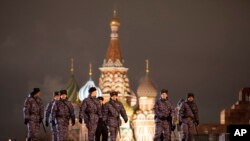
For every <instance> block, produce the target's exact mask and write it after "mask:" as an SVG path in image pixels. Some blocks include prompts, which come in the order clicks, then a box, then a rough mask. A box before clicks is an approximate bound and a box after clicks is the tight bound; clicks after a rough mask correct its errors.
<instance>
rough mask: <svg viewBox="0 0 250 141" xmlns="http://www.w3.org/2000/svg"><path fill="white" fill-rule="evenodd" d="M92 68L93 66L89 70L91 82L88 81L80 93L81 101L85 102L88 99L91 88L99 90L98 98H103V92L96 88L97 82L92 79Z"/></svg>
mask: <svg viewBox="0 0 250 141" xmlns="http://www.w3.org/2000/svg"><path fill="white" fill-rule="evenodd" d="M91 67H92V66H91V64H90V66H89V68H90V69H89V76H90V78H89V81H87V83H86V84H85V85H84V86H83V87H82V88H81V89H80V91H79V99H80V100H81V101H83V100H84V99H85V98H87V97H88V96H89V88H91V87H95V88H96V90H97V95H96V96H97V97H98V96H102V92H101V90H100V89H99V88H98V87H96V85H95V82H94V81H93V80H92V79H91V75H92V68H91Z"/></svg>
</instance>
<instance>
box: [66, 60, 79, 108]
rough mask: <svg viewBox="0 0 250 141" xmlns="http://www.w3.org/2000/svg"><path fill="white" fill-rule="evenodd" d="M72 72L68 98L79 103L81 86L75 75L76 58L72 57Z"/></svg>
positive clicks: (68, 86)
mask: <svg viewBox="0 0 250 141" xmlns="http://www.w3.org/2000/svg"><path fill="white" fill-rule="evenodd" d="M70 73H71V77H70V80H69V82H68V85H67V91H68V99H69V101H71V102H72V103H75V104H78V103H79V102H80V101H79V98H78V92H79V86H78V84H77V82H76V80H75V76H74V59H73V58H72V59H71V68H70Z"/></svg>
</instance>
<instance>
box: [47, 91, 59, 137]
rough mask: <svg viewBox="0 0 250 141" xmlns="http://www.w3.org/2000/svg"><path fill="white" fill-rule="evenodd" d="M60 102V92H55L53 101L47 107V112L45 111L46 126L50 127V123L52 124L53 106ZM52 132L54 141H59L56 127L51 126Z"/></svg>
mask: <svg viewBox="0 0 250 141" xmlns="http://www.w3.org/2000/svg"><path fill="white" fill-rule="evenodd" d="M58 100H60V93H59V92H58V91H55V92H54V95H53V99H52V100H51V101H50V102H49V103H48V104H47V106H46V110H45V125H46V126H47V127H48V126H49V122H51V118H50V117H51V110H52V106H53V104H54V102H55V101H58ZM51 131H52V141H57V136H56V135H57V130H56V126H55V124H54V125H51Z"/></svg>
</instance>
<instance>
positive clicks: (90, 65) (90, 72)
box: [89, 63, 92, 77]
mask: <svg viewBox="0 0 250 141" xmlns="http://www.w3.org/2000/svg"><path fill="white" fill-rule="evenodd" d="M91 76H92V64H91V63H89V77H91Z"/></svg>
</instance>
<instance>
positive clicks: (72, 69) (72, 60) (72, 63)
mask: <svg viewBox="0 0 250 141" xmlns="http://www.w3.org/2000/svg"><path fill="white" fill-rule="evenodd" d="M70 60H71V68H70V72H71V74H73V73H74V59H73V58H71V59H70Z"/></svg>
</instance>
